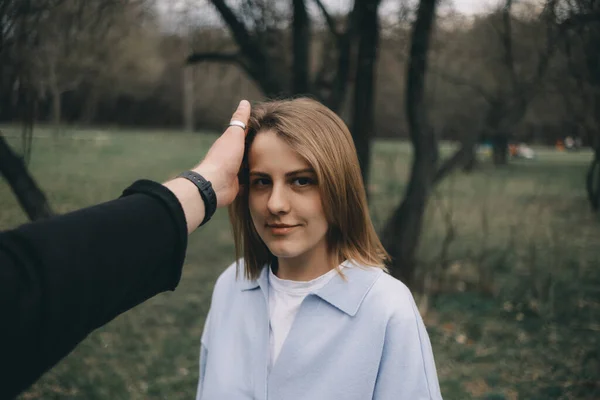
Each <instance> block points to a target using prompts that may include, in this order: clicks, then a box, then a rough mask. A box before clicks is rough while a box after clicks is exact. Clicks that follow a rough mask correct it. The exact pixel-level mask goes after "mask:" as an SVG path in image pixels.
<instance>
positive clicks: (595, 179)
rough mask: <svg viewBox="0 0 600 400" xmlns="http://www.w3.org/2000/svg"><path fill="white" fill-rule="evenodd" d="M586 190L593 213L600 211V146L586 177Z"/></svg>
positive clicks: (595, 150) (596, 148)
mask: <svg viewBox="0 0 600 400" xmlns="http://www.w3.org/2000/svg"><path fill="white" fill-rule="evenodd" d="M585 182H586V189H587V195H588V200H589V201H590V206H591V207H592V211H594V212H598V211H599V210H600V146H598V145H596V146H595V149H594V159H593V160H592V162H591V164H590V167H589V169H588V172H587V175H586V180H585Z"/></svg>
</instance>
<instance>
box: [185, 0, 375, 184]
mask: <svg viewBox="0 0 600 400" xmlns="http://www.w3.org/2000/svg"><path fill="white" fill-rule="evenodd" d="M211 2H212V3H213V5H214V6H215V8H216V9H217V11H218V12H219V13H220V15H221V17H222V18H223V21H224V22H225V24H226V25H227V26H228V28H229V30H230V32H231V34H232V36H233V38H234V39H235V42H236V43H237V45H238V50H237V51H234V52H217V53H215V52H208V53H207V52H204V53H195V54H192V55H190V57H189V58H188V62H189V63H198V62H206V61H217V62H230V63H235V64H237V65H239V66H240V67H241V68H242V69H243V70H244V71H245V72H246V73H247V74H248V76H250V77H251V78H252V79H253V80H254V82H256V84H257V85H258V86H259V87H260V88H261V89H262V91H263V93H264V94H265V95H266V96H267V97H270V98H273V97H280V96H290V95H310V96H313V97H315V98H317V99H318V100H319V101H321V102H322V103H324V104H325V105H327V106H328V107H329V108H331V109H332V110H334V111H336V112H338V113H341V106H342V103H343V101H344V98H345V95H346V92H347V90H348V87H349V86H350V85H349V83H351V82H353V83H354V85H355V86H354V89H355V90H354V102H353V108H352V111H353V113H352V122H351V126H352V135H353V138H354V141H355V143H356V146H357V149H358V157H359V162H360V165H361V168H362V171H363V179H364V180H365V182H367V180H368V171H369V161H370V141H371V136H372V130H373V115H374V112H373V97H374V93H375V83H374V68H375V63H376V61H377V45H378V42H379V20H378V16H377V11H378V8H379V4H380V0H355V2H354V6H353V8H352V10H351V11H350V12H349V13H348V15H347V16H346V18H345V19H342V21H339V18H338V19H336V18H334V17H333V16H332V15H330V13H329V12H328V11H327V9H326V7H325V5H324V4H323V3H322V2H321V0H315V2H316V4H317V6H318V8H319V9H320V11H321V13H322V14H323V17H324V19H325V22H326V25H327V28H328V29H329V32H330V35H331V38H332V40H330V41H328V42H327V43H328V45H326V46H323V54H322V57H321V60H320V61H321V63H320V66H319V67H318V68H317V69H316V72H315V73H314V74H311V72H312V71H311V68H310V66H311V54H312V52H311V43H312V40H311V19H310V16H309V14H308V12H307V7H306V2H305V0H292V3H291V6H292V7H291V16H290V19H291V39H290V38H289V34H288V30H287V25H286V24H285V21H286V18H285V16H286V14H285V10H281V9H277V8H276V7H269V6H268V5H269V1H268V0H247V1H246V2H244V3H243V4H244V5H245V8H244V10H245V12H244V13H238V15H240V16H238V15H236V13H235V12H234V10H233V9H231V8H230V7H229V6H228V5H227V4H225V2H224V0H211ZM274 14H275V15H276V16H274ZM241 15H243V17H242V16H241ZM282 21H283V23H282ZM289 40H291V42H292V46H291V49H292V52H291V54H290V53H288V52H287V51H286V49H288V48H290V46H288V45H286V42H287V41H289ZM289 71H291V72H292V73H291V76H290V73H289ZM311 75H313V76H311Z"/></svg>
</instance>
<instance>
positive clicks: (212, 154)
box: [194, 100, 250, 207]
mask: <svg viewBox="0 0 600 400" xmlns="http://www.w3.org/2000/svg"><path fill="white" fill-rule="evenodd" d="M249 119H250V103H249V102H248V101H246V100H242V101H241V102H240V104H239V105H238V108H237V110H235V112H234V113H233V116H232V117H231V121H232V122H233V121H239V122H242V123H243V124H244V126H247V125H248V120H249ZM247 131H248V129H247V128H246V129H244V128H242V127H240V126H237V125H231V126H229V127H228V128H227V129H226V130H225V132H224V133H223V134H222V135H221V137H219V138H218V139H217V140H216V141H215V142H214V143H213V145H212V146H211V148H210V149H209V150H208V153H207V154H206V157H205V158H204V160H203V161H202V162H201V163H200V164H199V165H198V166H197V167H195V168H194V171H196V172H198V173H199V174H200V175H202V176H203V177H204V178H205V179H207V180H209V181H210V182H211V183H212V186H213V189H214V191H215V193H216V194H217V207H224V206H227V205H229V204H230V203H231V202H232V201H233V200H234V199H235V197H236V196H237V194H238V191H239V183H238V172H239V170H240V166H241V164H242V159H243V157H244V141H245V138H246V133H247Z"/></svg>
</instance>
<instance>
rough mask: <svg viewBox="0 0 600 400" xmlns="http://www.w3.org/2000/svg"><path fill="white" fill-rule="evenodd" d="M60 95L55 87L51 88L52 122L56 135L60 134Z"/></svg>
mask: <svg viewBox="0 0 600 400" xmlns="http://www.w3.org/2000/svg"><path fill="white" fill-rule="evenodd" d="M60 100H61V95H60V91H59V90H58V88H56V87H52V121H53V124H54V130H55V132H56V133H59V132H60V119H61V107H62V106H61V101H60Z"/></svg>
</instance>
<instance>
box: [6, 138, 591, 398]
mask: <svg viewBox="0 0 600 400" xmlns="http://www.w3.org/2000/svg"><path fill="white" fill-rule="evenodd" d="M4 132H5V133H6V134H7V135H9V136H10V135H16V133H17V131H16V130H12V129H11V128H10V127H8V128H5V129H4ZM214 138H215V136H214V135H198V134H196V135H190V134H181V133H177V132H166V131H155V132H141V131H139V132H136V131H127V132H117V131H108V130H101V129H97V130H80V131H67V132H65V133H63V134H62V135H60V136H59V137H54V136H52V135H51V134H50V133H49V132H47V131H45V130H44V129H43V128H40V129H38V130H36V138H35V140H34V147H33V155H32V162H31V165H30V167H31V170H32V173H33V175H34V176H35V178H36V179H37V181H38V182H39V184H40V186H41V187H42V188H43V189H44V190H45V192H46V194H47V196H48V198H49V201H50V203H51V205H52V206H53V207H54V209H55V210H56V211H57V212H59V213H64V212H67V211H69V210H73V209H76V208H79V207H84V206H87V205H92V204H95V203H98V202H101V201H105V200H109V199H112V198H115V197H117V196H119V194H120V192H121V191H122V190H123V189H124V188H125V187H126V186H128V185H129V184H130V183H131V182H132V181H133V180H135V179H138V178H150V179H155V180H159V181H161V180H165V179H168V178H169V177H171V176H173V175H175V174H176V173H178V172H180V171H181V170H183V169H186V168H188V167H191V166H192V165H194V164H195V163H196V162H197V161H198V160H199V159H200V157H202V155H203V154H204V152H205V151H206V149H207V147H208V145H209V144H210V143H211V142H212V141H213V140H214ZM9 140H10V141H11V143H12V144H13V145H14V146H15V148H17V149H18V146H19V143H20V141H19V139H18V137H17V136H10V138H9ZM449 147H450V146H448V147H444V151H443V152H444V153H447V152H448V151H449ZM536 150H537V152H538V158H537V159H536V160H532V161H517V162H513V163H511V164H510V165H509V166H507V167H505V168H500V169H494V168H492V167H491V166H490V165H488V164H486V163H483V164H482V165H481V168H479V169H478V170H477V171H476V172H475V173H473V174H470V175H465V174H462V173H457V174H455V175H453V176H451V177H450V178H448V179H447V180H446V181H445V182H443V184H442V185H441V186H440V187H439V188H438V189H437V190H436V193H435V195H434V196H433V197H432V199H431V201H430V204H429V208H428V212H427V215H426V222H425V227H424V236H423V240H422V246H421V248H420V249H419V260H420V264H421V267H420V273H419V276H420V278H421V279H423V280H426V281H427V282H430V283H431V282H434V284H430V285H428V286H427V287H428V288H429V289H428V296H421V295H417V296H416V297H417V300H418V303H419V304H420V305H421V306H423V310H427V312H426V313H425V315H424V317H425V321H426V324H427V326H428V329H429V332H430V335H431V339H432V343H433V347H434V352H435V356H436V363H437V366H438V373H439V378H440V383H441V386H442V393H443V394H444V398H445V399H457V400H462V399H487V400H492V399H527V400H529V399H540V400H541V399H576V398H577V399H598V398H600V383H599V379H600V378H599V376H600V374H599V372H598V371H600V362H599V359H600V350H598V349H600V340H599V337H600V251H598V248H599V247H598V238H599V237H600V221H599V220H598V218H597V217H594V216H593V215H592V214H591V213H590V212H589V208H588V206H587V203H586V199H585V192H584V190H583V188H584V174H585V170H586V167H587V163H588V161H589V160H590V157H591V154H590V153H588V152H581V153H557V152H555V151H554V150H553V149H541V148H540V149H536ZM409 162H410V147H409V146H408V145H407V144H405V143H398V142H389V141H388V142H383V141H382V142H377V143H376V144H375V148H374V161H373V167H372V178H371V184H370V187H369V190H370V194H371V209H372V215H373V218H374V221H375V224H376V225H377V226H378V227H381V225H382V223H383V222H384V221H385V218H386V217H387V215H388V214H389V213H390V212H391V210H392V209H393V207H394V206H396V205H397V203H398V202H399V201H400V199H401V197H402V193H403V190H404V184H405V183H406V177H407V174H408V168H409ZM0 204H1V205H2V206H1V212H0V229H6V228H10V227H14V226H17V225H18V224H20V223H24V222H26V217H25V215H24V214H23V212H22V211H21V210H20V208H19V206H18V205H17V203H16V202H15V199H14V196H13V194H12V192H11V191H10V189H9V188H8V186H7V185H6V184H5V182H4V181H0ZM448 226H452V227H453V230H454V234H455V238H454V239H453V240H451V241H449V243H450V244H449V246H447V251H446V252H445V253H444V254H442V253H441V249H442V246H443V243H444V241H445V238H446V236H447V235H446V232H447V229H448ZM233 257H234V254H233V241H232V238H231V235H230V232H229V226H228V222H227V215H226V212H225V211H223V210H220V211H218V212H217V214H216V216H215V217H214V219H213V221H212V222H211V224H210V228H207V229H201V230H200V231H198V232H196V233H195V234H194V235H192V236H191V238H190V242H189V248H188V255H187V261H186V266H185V269H184V275H183V279H182V281H181V284H180V286H179V287H178V289H177V290H176V291H175V292H172V293H166V294H162V295H160V296H158V297H156V298H154V299H152V300H150V301H148V302H147V303H145V304H143V305H141V306H139V307H137V308H136V309H134V310H132V311H130V312H128V313H126V314H125V315H122V316H121V317H119V318H117V319H116V320H115V321H113V322H111V323H110V324H108V325H107V326H105V327H103V328H102V329H99V330H98V331H97V332H95V333H93V334H92V335H91V336H90V337H89V338H88V339H86V340H85V341H84V342H83V343H82V344H81V345H80V346H79V347H78V348H77V349H76V350H75V351H74V352H73V353H72V354H71V355H69V356H68V357H67V358H66V359H65V360H63V361H62V362H61V363H60V364H59V365H58V366H57V367H56V368H54V369H53V370H52V371H50V372H49V373H47V374H46V375H45V376H44V377H43V378H42V379H41V380H40V381H39V382H38V383H37V384H36V385H35V386H34V387H32V388H31V389H30V390H29V391H28V392H27V393H25V394H23V395H22V396H21V399H38V398H40V399H54V398H56V399H111V400H117V399H192V398H194V396H195V389H196V381H197V377H198V368H197V365H198V352H199V341H200V334H201V331H202V326H203V323H204V318H205V316H206V312H207V310H208V307H209V300H210V295H211V290H212V286H213V284H214V281H215V279H216V277H217V276H218V275H219V273H220V272H221V271H222V270H223V269H224V268H225V267H226V266H227V265H229V263H231V262H232V261H233ZM425 299H427V300H428V302H427V307H425V306H424V304H425Z"/></svg>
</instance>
